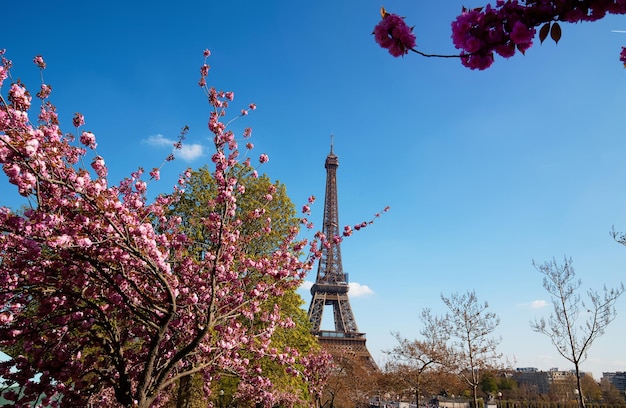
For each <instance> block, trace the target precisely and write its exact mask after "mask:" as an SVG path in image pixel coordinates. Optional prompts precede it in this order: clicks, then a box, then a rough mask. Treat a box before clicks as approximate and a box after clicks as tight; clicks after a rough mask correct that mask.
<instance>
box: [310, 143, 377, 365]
mask: <svg viewBox="0 0 626 408" xmlns="http://www.w3.org/2000/svg"><path fill="white" fill-rule="evenodd" d="M325 167H326V197H325V199H324V225H323V229H322V232H323V233H324V235H325V236H326V237H328V239H329V240H331V242H332V238H333V237H336V236H341V233H340V231H339V210H338V206H337V167H339V160H338V158H337V156H335V154H334V153H333V142H332V136H331V144H330V153H329V154H328V156H327V157H326V164H325ZM311 295H312V299H311V305H310V306H309V320H310V321H311V323H312V324H313V327H312V329H311V332H312V333H313V335H315V336H316V337H317V338H318V340H319V342H320V344H321V345H322V347H324V348H325V349H326V350H327V351H328V352H329V353H331V354H335V355H337V354H340V355H343V356H351V357H357V358H359V359H362V360H365V361H366V362H367V364H368V365H370V366H371V367H372V368H374V369H378V367H377V365H376V363H375V362H374V359H372V356H371V355H370V353H369V351H368V350H367V347H366V345H365V333H361V332H359V329H358V327H357V325H356V320H355V319H354V314H353V313H352V308H351V307H350V301H349V299H348V275H347V274H345V273H344V272H343V266H342V264H341V247H340V245H339V244H334V243H333V244H331V245H330V247H323V248H322V254H321V257H320V261H319V266H318V269H317V279H316V281H315V284H314V285H313V287H311ZM327 305H328V306H331V305H332V307H333V317H334V321H335V330H334V331H329V330H321V325H322V314H323V312H324V306H327Z"/></svg>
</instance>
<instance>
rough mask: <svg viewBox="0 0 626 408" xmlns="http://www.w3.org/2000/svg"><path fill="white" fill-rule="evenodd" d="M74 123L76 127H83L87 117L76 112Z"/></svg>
mask: <svg viewBox="0 0 626 408" xmlns="http://www.w3.org/2000/svg"><path fill="white" fill-rule="evenodd" d="M72 123H73V124H74V127H81V126H83V125H84V124H85V117H84V116H83V115H82V114H81V113H78V112H76V113H75V114H74V119H73V120H72Z"/></svg>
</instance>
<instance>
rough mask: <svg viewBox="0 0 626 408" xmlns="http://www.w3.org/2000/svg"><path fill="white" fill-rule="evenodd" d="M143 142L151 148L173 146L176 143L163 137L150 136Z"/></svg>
mask: <svg viewBox="0 0 626 408" xmlns="http://www.w3.org/2000/svg"><path fill="white" fill-rule="evenodd" d="M144 142H146V143H148V144H149V145H151V146H158V147H161V146H174V143H176V142H175V141H174V140H170V139H167V138H165V137H164V136H163V135H152V136H150V137H148V138H147V139H144Z"/></svg>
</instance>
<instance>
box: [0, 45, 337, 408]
mask: <svg viewBox="0 0 626 408" xmlns="http://www.w3.org/2000/svg"><path fill="white" fill-rule="evenodd" d="M0 54H1V53H0ZM209 55H210V53H209V52H208V50H206V51H205V53H204V56H205V58H206V57H208V56H209ZM42 62H43V59H42V60H41V61H39V60H37V61H35V63H37V64H38V65H40V64H41V63H42ZM9 66H10V64H9V63H8V61H6V60H3V64H2V71H0V73H3V72H6V70H7V69H8V67H9ZM201 72H202V71H201ZM205 91H206V92H207V93H208V97H209V104H210V107H211V109H212V112H211V114H210V119H209V129H210V132H211V134H210V136H211V139H212V140H214V148H215V152H214V154H213V155H212V165H213V169H212V174H213V175H214V177H215V180H216V189H217V191H216V198H215V199H212V200H209V201H208V202H207V203H206V205H207V206H209V208H213V211H212V213H211V215H210V216H209V217H207V218H206V219H204V220H202V222H204V223H205V225H204V230H205V232H206V234H207V237H208V238H207V245H206V246H205V247H203V248H202V252H203V255H202V256H199V257H195V256H190V254H194V253H198V246H197V243H196V242H195V240H194V239H191V238H190V237H187V235H186V234H185V232H186V230H185V229H184V228H183V220H182V219H180V217H178V216H173V215H171V211H170V209H171V205H172V204H173V203H174V202H176V201H177V200H180V199H181V198H182V195H183V194H184V191H183V190H184V188H185V186H186V183H187V180H189V178H190V172H189V171H185V172H184V173H183V174H181V175H180V177H179V183H178V185H177V186H176V187H175V189H174V191H173V192H172V193H171V194H165V195H160V196H157V197H156V198H155V199H153V200H152V201H149V200H148V198H147V197H149V196H150V195H149V191H148V188H149V183H147V182H146V181H144V180H143V179H142V177H143V175H144V171H143V169H141V168H139V169H137V170H136V171H134V172H132V173H131V174H130V175H129V176H128V177H126V178H124V179H122V180H121V181H120V182H119V183H112V184H110V183H109V180H108V179H107V177H108V168H107V166H106V164H105V160H104V158H103V157H102V156H99V155H96V154H94V152H93V151H90V150H88V149H85V147H84V146H86V147H89V148H91V149H93V148H95V147H96V142H95V140H96V137H95V135H93V134H92V133H91V132H82V133H80V137H79V141H80V143H81V144H82V146H75V145H74V144H73V143H71V142H72V140H71V138H70V137H65V136H63V135H64V133H63V132H62V130H61V129H60V126H59V123H60V122H61V121H59V120H58V117H57V114H56V113H55V108H54V107H53V106H52V105H49V104H47V103H46V104H43V106H42V108H41V111H40V113H39V118H41V120H42V121H41V124H40V125H39V126H38V127H37V128H34V127H33V125H32V124H31V122H30V121H29V120H28V110H29V109H30V96H29V94H28V91H27V89H26V88H25V87H24V86H23V85H22V84H18V83H16V84H13V85H12V86H11V89H9V90H8V92H7V93H8V96H7V97H6V99H7V100H9V101H10V102H11V104H9V105H6V106H2V107H0V165H1V168H2V170H3V171H4V174H5V175H6V177H7V179H8V181H9V182H10V183H12V184H14V185H15V188H16V190H17V192H18V193H19V194H22V195H24V196H27V197H29V199H30V200H31V202H32V203H33V206H32V207H31V208H29V209H28V210H25V211H20V212H13V211H12V210H10V209H8V208H6V207H0V231H1V232H2V233H0V256H1V254H7V253H10V254H11V256H7V257H5V256H1V257H2V267H1V268H0V279H2V281H3V285H2V290H1V291H0V310H1V311H2V312H0V323H2V325H3V330H1V331H0V347H2V348H9V347H13V346H15V345H16V343H17V342H18V341H19V342H20V345H21V346H20V347H23V349H24V353H23V355H16V356H13V357H12V358H9V359H8V360H6V361H2V362H0V377H2V378H3V380H5V381H8V382H11V383H15V384H19V385H20V386H21V390H20V391H21V392H20V393H13V394H11V393H10V392H9V393H5V394H3V396H4V397H5V398H7V399H10V400H12V402H14V405H19V406H30V405H32V404H33V403H35V402H36V403H38V404H39V403H43V404H44V405H46V404H49V405H54V404H55V399H56V398H57V397H58V396H59V395H63V405H64V406H96V405H97V406H102V407H113V406H116V407H117V406H123V407H136V406H138V407H148V406H154V407H162V406H164V405H165V404H166V403H168V401H167V398H168V396H170V395H172V394H171V392H170V390H171V387H170V385H171V383H173V382H175V381H176V380H177V379H178V378H181V377H185V376H186V375H189V374H192V373H196V372H197V373H198V374H199V375H201V376H202V378H203V381H204V385H205V386H204V392H205V393H206V394H205V397H208V396H209V394H210V392H211V388H212V386H214V381H215V378H216V376H217V375H218V374H219V373H222V372H229V373H232V374H233V375H236V376H237V377H238V379H239V383H240V386H239V389H238V391H237V392H238V397H239V398H241V400H242V401H244V402H248V403H250V404H254V403H260V404H264V405H265V406H271V405H274V404H279V403H285V405H290V406H291V405H304V404H305V403H304V402H302V401H298V396H297V395H296V394H292V393H287V394H284V395H280V394H278V393H277V392H276V390H275V389H274V387H273V384H272V383H271V381H269V378H268V376H267V373H265V372H264V370H263V368H262V367H261V365H260V364H259V363H258V362H257V361H254V359H252V358H242V356H243V355H245V356H266V357H268V358H272V359H274V360H275V361H277V362H278V363H279V364H283V365H285V366H286V367H285V369H286V372H289V373H292V374H294V375H300V374H299V373H303V372H304V373H305V374H304V376H305V378H304V379H305V381H306V384H305V385H306V387H307V388H308V389H309V391H310V392H311V393H317V392H319V390H320V389H321V387H322V385H323V383H324V381H325V378H326V376H325V371H324V370H327V366H328V359H327V358H326V357H325V355H324V354H323V353H322V354H319V353H316V352H312V354H311V355H307V356H300V355H299V354H298V353H297V352H295V350H289V349H286V350H280V349H275V348H273V347H271V339H272V336H273V334H274V332H275V330H276V329H277V328H279V327H282V328H291V327H293V325H294V323H293V321H292V320H291V319H289V318H288V317H286V316H283V315H282V313H281V311H280V310H279V309H277V308H274V309H273V310H272V309H271V308H270V310H265V309H264V302H266V301H267V299H269V298H270V296H281V295H282V294H283V293H284V292H285V291H286V290H292V289H295V288H296V287H297V286H298V285H299V284H300V282H302V279H303V277H304V276H305V274H306V273H307V272H308V271H310V270H311V268H312V265H313V262H314V261H315V260H316V259H317V258H318V257H319V256H320V255H319V247H320V245H319V244H318V243H316V242H315V240H313V241H311V242H308V241H304V240H303V241H296V236H297V234H298V231H297V229H294V230H293V231H292V232H291V233H290V235H289V236H286V237H285V238H284V243H283V244H282V245H281V250H277V251H276V252H274V253H270V254H267V255H264V256H262V255H259V254H254V255H249V254H247V253H246V251H245V248H246V244H247V243H248V242H250V241H251V240H252V239H258V236H259V235H261V236H262V234H267V233H270V232H271V231H272V225H271V224H272V222H271V220H270V219H269V218H268V217H267V215H266V214H265V212H266V210H265V209H264V208H259V209H258V210H257V211H256V212H255V214H253V216H254V217H257V218H259V219H260V220H262V225H261V226H260V227H259V229H258V231H251V232H242V229H241V223H242V220H241V219H240V218H239V216H238V213H237V211H236V209H237V204H236V203H237V200H238V199H241V198H243V197H241V196H243V195H244V194H245V193H246V191H245V188H244V187H243V185H242V184H240V183H239V180H238V178H237V176H236V175H237V174H238V172H237V171H234V169H238V167H237V166H238V162H237V157H238V154H237V153H238V152H237V143H235V142H234V136H233V134H232V132H230V131H229V130H228V129H227V128H228V123H229V122H223V120H222V118H223V117H224V116H225V115H226V102H228V101H231V100H232V97H233V95H232V93H228V92H221V91H220V92H218V91H215V90H211V89H206V90H205ZM42 96H43V97H47V95H42ZM229 98H230V99H229ZM250 109H253V108H252V106H250ZM72 123H73V125H74V126H75V127H76V128H79V127H80V126H83V125H84V118H83V116H82V115H81V114H79V113H77V114H76V115H75V116H74V118H73V121H72ZM9 134H10V137H9V136H8V135H9ZM245 134H247V135H248V136H250V134H251V131H250V130H246V131H245ZM181 141H182V138H181ZM15 152H19V153H20V154H15ZM268 160H269V159H268V157H267V155H265V154H263V155H261V156H260V158H259V161H260V162H261V163H266V162H267V161H268ZM84 163H91V168H89V166H87V168H86V167H85V164H84ZM94 173H95V175H96V176H97V177H94ZM251 173H252V176H253V177H257V172H256V170H252V171H251ZM149 175H150V177H151V178H152V179H155V180H158V179H159V177H160V170H159V169H158V168H153V169H152V171H150V173H149ZM235 191H236V192H237V194H235ZM275 192H276V190H275V188H272V189H268V191H267V193H266V197H265V198H266V199H267V200H271V199H272V198H273V197H272V195H273V194H274V193H275ZM261 217H265V218H261ZM307 227H308V224H307ZM287 248H289V250H286V249H287ZM291 248H294V251H293V253H292V252H289V251H291ZM307 248H310V250H311V252H310V253H308V254H307V255H306V256H305V257H304V258H303V259H301V258H299V257H298V256H296V255H294V254H296V253H299V252H301V251H302V252H305V251H306V250H307ZM242 265H246V267H247V268H253V269H254V273H253V274H250V273H249V271H244V270H242V268H241V266H242ZM251 276H258V279H257V280H256V281H254V280H251V279H250V277H251ZM244 300H245V301H244ZM214 311H218V312H217V313H215V312H214ZM232 316H241V319H239V318H235V319H233V318H232ZM253 320H254V321H255V322H259V324H256V323H255V324H249V323H250V322H251V321H253ZM251 339H254V340H251ZM44 350H45V352H43V351H44ZM322 363H325V364H326V366H322ZM303 370H304V371H303ZM35 373H40V374H41V375H40V376H39V377H38V381H37V382H33V381H30V379H31V378H33V375H34V374H35ZM86 373H88V375H86ZM144 380H145V381H144ZM289 401H290V402H289ZM287 402H289V404H287Z"/></svg>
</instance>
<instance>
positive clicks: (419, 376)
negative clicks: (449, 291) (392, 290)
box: [385, 309, 451, 407]
mask: <svg viewBox="0 0 626 408" xmlns="http://www.w3.org/2000/svg"><path fill="white" fill-rule="evenodd" d="M421 320H422V322H423V323H424V326H423V328H422V330H421V331H420V334H421V335H422V340H408V339H406V338H403V337H402V336H401V335H400V333H397V332H396V333H392V335H393V337H395V339H396V340H397V341H398V345H396V346H395V347H394V348H393V349H391V350H387V351H385V353H386V354H388V355H389V356H390V361H389V362H388V363H387V367H386V371H387V372H389V373H390V374H391V375H392V376H394V377H395V378H397V379H398V380H399V382H400V383H402V384H403V385H404V386H405V387H408V388H410V389H411V391H412V392H414V395H415V402H416V404H417V407H419V396H420V394H421V392H422V384H423V380H424V374H425V373H426V372H429V371H432V370H435V369H436V368H438V367H441V366H443V365H446V361H447V360H448V358H449V356H450V355H451V353H450V352H449V350H448V346H447V342H448V333H447V331H446V330H442V327H445V323H444V322H443V320H442V319H441V318H439V317H436V316H433V315H432V314H431V311H430V309H424V310H423V311H422V314H421Z"/></svg>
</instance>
